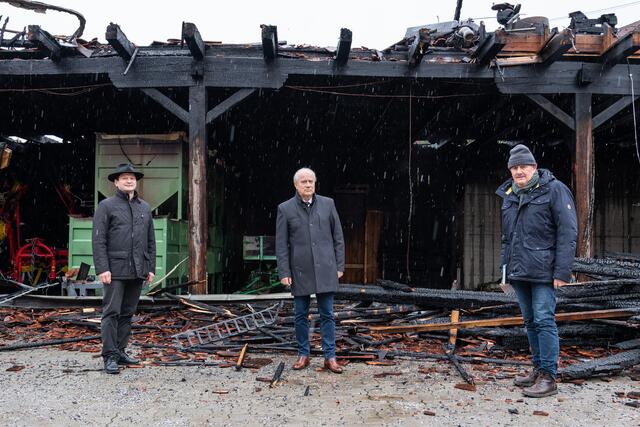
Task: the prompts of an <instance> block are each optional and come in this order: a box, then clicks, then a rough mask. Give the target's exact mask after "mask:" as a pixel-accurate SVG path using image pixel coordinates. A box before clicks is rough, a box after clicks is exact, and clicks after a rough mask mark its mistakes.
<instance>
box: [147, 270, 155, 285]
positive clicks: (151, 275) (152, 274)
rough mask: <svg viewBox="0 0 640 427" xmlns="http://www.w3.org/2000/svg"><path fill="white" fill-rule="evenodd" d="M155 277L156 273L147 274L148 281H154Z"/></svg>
mask: <svg viewBox="0 0 640 427" xmlns="http://www.w3.org/2000/svg"><path fill="white" fill-rule="evenodd" d="M154 277H156V273H152V272H149V275H148V276H147V282H149V283H151V282H153V278H154Z"/></svg>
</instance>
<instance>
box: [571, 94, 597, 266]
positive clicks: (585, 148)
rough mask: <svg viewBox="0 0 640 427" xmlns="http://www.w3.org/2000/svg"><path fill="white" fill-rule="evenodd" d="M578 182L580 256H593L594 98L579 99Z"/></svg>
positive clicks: (582, 96)
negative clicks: (592, 107)
mask: <svg viewBox="0 0 640 427" xmlns="http://www.w3.org/2000/svg"><path fill="white" fill-rule="evenodd" d="M575 97H576V98H575V159H574V163H573V177H574V178H573V181H574V182H575V188H574V193H575V198H576V214H577V215H578V242H577V254H576V255H577V256H579V257H592V256H593V203H594V173H593V172H594V171H593V128H592V126H593V123H592V120H591V94H590V93H576V95H575Z"/></svg>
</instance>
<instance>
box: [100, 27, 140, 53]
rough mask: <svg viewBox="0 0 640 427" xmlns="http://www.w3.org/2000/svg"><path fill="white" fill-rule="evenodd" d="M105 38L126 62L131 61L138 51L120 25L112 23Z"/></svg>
mask: <svg viewBox="0 0 640 427" xmlns="http://www.w3.org/2000/svg"><path fill="white" fill-rule="evenodd" d="M105 38H106V39H107V41H108V42H109V44H110V45H111V46H112V47H113V48H114V49H115V50H116V52H118V55H120V57H121V58H122V59H124V60H125V61H129V60H130V59H131V57H132V56H133V54H134V52H135V50H136V46H135V45H134V44H133V43H131V42H130V41H129V39H128V38H127V36H126V35H125V34H124V33H123V32H122V30H121V29H120V26H119V25H118V24H114V23H113V22H112V23H110V24H109V26H107V33H106V34H105Z"/></svg>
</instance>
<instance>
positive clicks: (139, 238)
mask: <svg viewBox="0 0 640 427" xmlns="http://www.w3.org/2000/svg"><path fill="white" fill-rule="evenodd" d="M143 176H144V175H143V174H142V173H141V172H138V171H137V170H136V169H135V168H134V167H133V166H132V165H131V164H127V163H123V164H121V165H119V166H118V168H117V169H116V170H115V171H114V172H113V173H112V174H110V175H109V176H108V179H109V181H111V182H113V183H114V184H115V186H116V192H115V194H114V195H113V196H111V197H108V198H107V199H105V200H103V201H101V202H100V203H99V204H98V208H97V209H96V213H95V216H94V218H93V262H94V264H95V266H96V274H97V275H98V276H99V277H100V281H101V282H102V283H103V284H104V290H103V292H104V296H103V297H102V324H101V333H102V357H103V359H104V367H105V371H106V372H107V373H108V374H117V373H119V369H118V365H135V364H137V363H138V361H137V360H135V359H133V358H132V357H131V356H129V355H128V354H127V353H125V348H126V347H127V343H128V341H129V335H131V317H132V316H133V314H134V313H135V312H136V308H137V306H138V300H139V299H140V291H141V289H142V284H143V282H144V281H145V280H147V281H149V282H151V281H152V280H153V277H154V276H155V268H156V262H155V260H156V239H155V235H154V232H153V218H152V217H151V207H150V206H149V204H148V203H147V202H145V201H144V200H142V199H140V198H139V197H138V192H137V191H136V187H137V185H138V180H140V179H142V177H143Z"/></svg>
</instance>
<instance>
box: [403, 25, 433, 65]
mask: <svg viewBox="0 0 640 427" xmlns="http://www.w3.org/2000/svg"><path fill="white" fill-rule="evenodd" d="M430 42H431V37H429V30H428V29H427V28H420V29H419V30H418V33H417V34H416V36H415V39H414V40H413V43H411V46H409V52H408V54H407V60H408V61H409V67H412V68H413V67H417V66H418V65H420V62H422V57H423V56H424V55H425V53H427V49H429V43H430Z"/></svg>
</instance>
